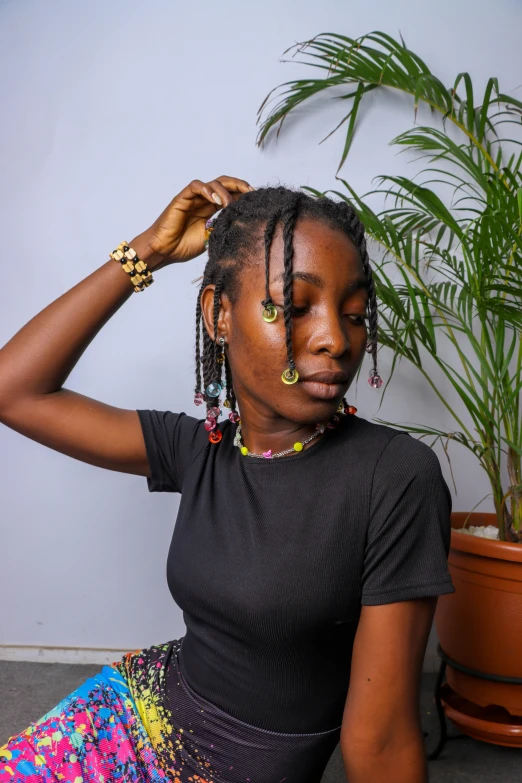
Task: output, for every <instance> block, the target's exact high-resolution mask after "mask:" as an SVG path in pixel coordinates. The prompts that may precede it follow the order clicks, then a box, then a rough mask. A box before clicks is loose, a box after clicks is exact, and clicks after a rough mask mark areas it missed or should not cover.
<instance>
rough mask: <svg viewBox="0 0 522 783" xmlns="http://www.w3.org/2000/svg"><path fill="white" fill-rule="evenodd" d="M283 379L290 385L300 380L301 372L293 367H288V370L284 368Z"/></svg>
mask: <svg viewBox="0 0 522 783" xmlns="http://www.w3.org/2000/svg"><path fill="white" fill-rule="evenodd" d="M281 380H282V381H283V383H286V384H288V385H290V384H292V383H296V382H297V381H298V380H299V373H298V372H297V370H296V369H295V368H294V369H293V370H292V368H291V367H287V368H286V370H283V372H282V373H281Z"/></svg>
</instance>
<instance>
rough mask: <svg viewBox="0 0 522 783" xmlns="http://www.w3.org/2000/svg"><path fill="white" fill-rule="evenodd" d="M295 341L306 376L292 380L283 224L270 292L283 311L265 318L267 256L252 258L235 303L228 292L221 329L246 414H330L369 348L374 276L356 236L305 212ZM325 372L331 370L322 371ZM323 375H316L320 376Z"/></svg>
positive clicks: (297, 242)
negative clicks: (288, 377) (369, 277)
mask: <svg viewBox="0 0 522 783" xmlns="http://www.w3.org/2000/svg"><path fill="white" fill-rule="evenodd" d="M293 246H294V259H293V306H294V313H293V322H292V323H293V329H292V332H293V333H292V345H293V352H294V361H295V364H296V368H297V371H298V373H299V380H298V381H297V383H294V384H292V385H286V384H284V383H283V382H282V380H281V373H282V372H283V370H284V369H285V368H286V367H288V359H287V351H286V341H285V326H284V317H283V304H284V298H283V239H282V230H281V228H280V227H279V228H278V231H277V233H276V235H275V237H274V241H273V243H272V250H271V255H270V295H271V297H272V300H273V302H274V304H275V305H276V307H277V318H276V320H275V321H273V322H272V323H267V322H265V321H264V320H263V318H262V311H263V307H262V305H261V300H263V299H264V298H265V295H266V294H265V264H264V258H263V257H262V254H260V258H259V262H257V263H256V262H252V263H249V264H247V265H246V266H245V267H244V268H243V269H242V271H241V272H240V274H241V280H240V295H239V297H238V300H237V301H236V303H235V304H234V305H232V304H231V303H230V301H229V299H228V297H227V296H226V295H222V307H221V310H220V315H219V321H218V334H219V335H224V336H225V339H226V346H225V350H226V352H227V356H228V360H229V362H230V367H231V371H232V376H233V385H234V392H235V394H236V398H237V400H238V404H239V409H240V411H241V415H242V417H243V418H244V417H245V416H248V417H249V418H251V417H252V416H255V415H256V414H259V415H261V416H262V417H263V418H265V419H277V418H279V417H281V418H283V419H286V420H291V421H293V422H299V423H301V424H305V423H311V422H317V421H324V420H327V419H328V418H329V417H330V416H331V415H332V414H333V413H335V411H336V410H337V407H338V405H339V402H340V401H341V400H342V398H343V396H344V395H345V394H346V391H347V389H348V387H349V386H350V384H351V382H352V380H353V378H354V376H355V375H356V373H357V370H358V368H359V365H360V363H361V361H362V359H363V357H364V356H365V347H366V342H367V328H366V318H365V316H366V309H367V300H368V294H367V290H366V278H365V275H364V271H363V267H362V263H361V260H360V257H359V254H358V252H357V250H356V248H355V246H354V245H353V244H352V242H351V241H350V239H349V238H348V237H347V236H346V234H344V233H343V232H342V231H340V230H336V229H333V228H331V227H330V226H327V225H325V224H323V223H321V222H319V221H316V220H313V219H310V218H302V219H300V220H298V221H297V223H296V227H295V231H294V240H293ZM212 298H213V286H208V287H207V288H206V289H205V292H204V294H203V298H202V306H203V315H204V318H205V321H206V324H207V325H210V334H212V326H211V324H212ZM321 374H324V377H320V375H321ZM314 375H317V376H319V377H318V378H317V379H315V380H314V378H313V376H314Z"/></svg>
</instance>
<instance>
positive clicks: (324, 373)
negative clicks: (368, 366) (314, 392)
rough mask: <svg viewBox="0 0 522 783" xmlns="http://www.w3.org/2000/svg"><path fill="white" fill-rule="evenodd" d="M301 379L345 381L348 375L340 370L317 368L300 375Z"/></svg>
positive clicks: (316, 381) (320, 381)
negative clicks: (308, 373)
mask: <svg viewBox="0 0 522 783" xmlns="http://www.w3.org/2000/svg"><path fill="white" fill-rule="evenodd" d="M301 380H302V381H312V382H314V383H347V382H348V376H347V375H346V373H345V372H342V370H318V371H317V372H313V373H310V375H305V376H302V377H301Z"/></svg>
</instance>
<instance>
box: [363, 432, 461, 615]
mask: <svg viewBox="0 0 522 783" xmlns="http://www.w3.org/2000/svg"><path fill="white" fill-rule="evenodd" d="M451 508H452V501H451V494H450V491H449V488H448V485H447V484H446V482H445V480H444V478H443V476H442V471H441V467H440V463H439V459H438V457H437V455H436V454H435V452H434V451H433V450H432V449H431V448H430V447H429V446H428V445H427V444H425V443H423V442H422V441H420V440H417V439H416V438H414V437H412V436H411V435H410V434H409V433H398V434H396V435H394V436H392V438H391V439H390V440H389V441H388V443H387V445H386V446H385V448H384V449H383V451H382V453H381V455H380V457H379V459H378V461H377V465H376V467H375V471H374V476H373V483H372V491H371V501H370V517H369V523H368V531H367V537H366V544H365V555H364V564H363V577H362V597H361V603H362V604H366V605H376V604H387V603H393V602H395V601H406V600H408V599H412V598H423V597H428V596H436V595H443V594H445V593H454V592H455V587H454V585H453V582H452V581H451V576H450V573H449V570H448V554H449V548H450V540H451V518H450V515H451Z"/></svg>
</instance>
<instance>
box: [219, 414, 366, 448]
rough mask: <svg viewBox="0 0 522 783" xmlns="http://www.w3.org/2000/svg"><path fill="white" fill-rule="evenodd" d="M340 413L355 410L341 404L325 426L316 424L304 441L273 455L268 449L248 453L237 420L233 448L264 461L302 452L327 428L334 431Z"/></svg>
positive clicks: (319, 423) (320, 423) (239, 422)
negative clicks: (261, 458)
mask: <svg viewBox="0 0 522 783" xmlns="http://www.w3.org/2000/svg"><path fill="white" fill-rule="evenodd" d="M341 412H344V413H345V414H347V415H348V414H349V415H352V416H353V415H355V414H356V413H357V408H355V407H354V406H353V405H345V406H344V407H343V403H341V405H340V406H339V408H338V412H337V413H336V414H334V415H333V416H332V418H331V419H330V421H329V422H328V423H327V424H323V423H322V422H318V423H317V424H316V425H315V432H313V433H312V434H311V435H309V436H308V438H305V439H304V440H298V441H297V442H296V443H294V445H293V446H292V448H291V449H285V450H284V451H278V452H276V453H275V454H273V453H272V449H268V451H263V452H262V453H261V454H256V453H255V452H253V451H249V449H248V448H247V447H246V446H244V445H243V443H242V441H241V419H239V421H238V423H237V429H236V434H235V436H234V446H237V447H238V448H239V450H240V452H241V454H242V455H243V456H244V457H264V459H274V458H275V457H284V456H285V455H286V454H294V453H295V452H299V451H302V450H303V448H304V447H305V445H306V444H307V443H310V441H312V440H314V438H318V437H319V435H322V434H323V432H324V431H325V430H326V429H327V428H328V429H334V428H335V427H337V425H338V424H339V421H340V417H339V415H338V414H339V413H341Z"/></svg>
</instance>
